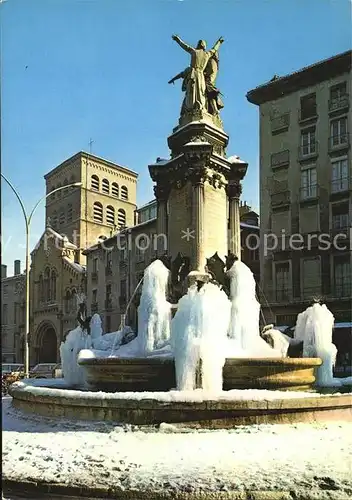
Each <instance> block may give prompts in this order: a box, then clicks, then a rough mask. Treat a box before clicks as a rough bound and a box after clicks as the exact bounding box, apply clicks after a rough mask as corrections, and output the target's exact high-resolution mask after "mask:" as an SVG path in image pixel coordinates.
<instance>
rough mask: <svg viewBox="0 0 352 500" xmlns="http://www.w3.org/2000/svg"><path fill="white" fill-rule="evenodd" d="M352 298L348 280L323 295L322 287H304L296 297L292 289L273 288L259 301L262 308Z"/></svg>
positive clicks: (351, 286) (266, 290)
mask: <svg viewBox="0 0 352 500" xmlns="http://www.w3.org/2000/svg"><path fill="white" fill-rule="evenodd" d="M348 298H352V281H351V280H350V279H346V280H343V281H339V282H338V283H335V284H333V285H332V286H331V289H330V291H329V292H328V293H323V289H322V285H321V284H318V285H316V286H311V287H305V286H303V287H302V288H301V290H300V291H299V293H298V294H297V295H296V296H294V295H293V290H292V288H277V289H276V290H275V289H273V288H271V287H270V288H269V289H264V290H263V291H262V292H261V293H260V294H259V299H260V302H261V304H262V306H267V305H268V304H267V303H269V305H273V304H288V303H299V302H306V303H310V302H313V301H314V300H320V299H322V300H325V301H326V300H333V299H348Z"/></svg>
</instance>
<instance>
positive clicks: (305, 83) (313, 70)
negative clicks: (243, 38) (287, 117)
mask: <svg viewBox="0 0 352 500" xmlns="http://www.w3.org/2000/svg"><path fill="white" fill-rule="evenodd" d="M351 66H352V50H347V51H346V52H342V53H341V54H337V55H335V56H333V57H329V58H328V59H324V60H323V61H318V62H316V63H314V64H311V65H310V66H306V67H304V68H301V69H299V70H298V71H294V72H293V73H290V74H289V75H285V76H281V77H279V76H276V75H275V76H274V77H273V78H272V79H271V80H270V81H269V82H266V83H264V84H262V85H259V86H258V87H256V88H255V89H253V90H250V91H249V92H247V95H246V97H247V100H248V101H249V102H251V103H252V104H258V105H259V104H263V103H264V102H267V101H274V100H276V99H279V98H280V97H283V96H284V95H287V94H291V93H292V92H296V91H297V90H300V89H303V88H306V87H310V86H312V85H316V84H318V83H320V82H323V81H325V80H329V79H330V78H333V77H335V76H338V75H341V74H343V73H347V72H349V71H351Z"/></svg>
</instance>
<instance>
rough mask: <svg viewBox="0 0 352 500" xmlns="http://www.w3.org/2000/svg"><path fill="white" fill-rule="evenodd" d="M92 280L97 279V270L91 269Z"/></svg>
mask: <svg viewBox="0 0 352 500" xmlns="http://www.w3.org/2000/svg"><path fill="white" fill-rule="evenodd" d="M91 278H92V281H97V279H98V273H97V271H93V272H92V274H91Z"/></svg>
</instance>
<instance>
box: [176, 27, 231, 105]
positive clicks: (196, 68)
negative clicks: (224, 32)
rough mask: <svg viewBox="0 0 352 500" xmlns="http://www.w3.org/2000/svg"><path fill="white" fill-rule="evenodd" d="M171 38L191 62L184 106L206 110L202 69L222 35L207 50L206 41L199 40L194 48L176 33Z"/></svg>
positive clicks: (216, 47)
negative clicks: (188, 55)
mask: <svg viewBox="0 0 352 500" xmlns="http://www.w3.org/2000/svg"><path fill="white" fill-rule="evenodd" d="M172 39H173V40H175V42H176V43H178V45H179V46H180V47H182V48H183V49H184V50H185V51H186V52H188V53H189V54H191V64H190V70H189V75H187V78H188V80H187V84H186V97H185V103H186V107H187V109H192V110H197V109H198V110H204V111H208V109H207V100H206V83H205V75H204V70H205V68H206V66H207V64H208V61H209V59H210V58H211V57H213V56H214V55H215V54H216V53H217V51H218V50H219V48H220V45H221V44H222V43H223V41H224V39H223V38H222V37H221V38H219V40H218V41H217V42H216V43H215V45H214V47H213V48H212V49H211V50H208V51H207V50H206V43H205V41H204V40H199V42H198V44H197V47H196V48H194V47H191V46H190V45H188V44H187V43H185V42H184V41H182V40H181V38H180V37H179V36H177V35H173V36H172ZM184 81H185V80H184Z"/></svg>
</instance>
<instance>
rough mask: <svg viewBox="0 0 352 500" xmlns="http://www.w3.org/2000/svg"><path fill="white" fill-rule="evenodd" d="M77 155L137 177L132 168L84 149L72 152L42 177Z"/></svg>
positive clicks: (45, 177)
mask: <svg viewBox="0 0 352 500" xmlns="http://www.w3.org/2000/svg"><path fill="white" fill-rule="evenodd" d="M79 157H83V158H85V159H86V160H88V159H91V160H97V161H99V162H101V163H104V164H105V165H106V166H108V167H112V168H116V169H117V170H121V172H124V173H125V174H129V175H131V176H132V177H136V178H137V177H138V174H137V172H134V171H133V170H130V169H129V168H127V167H123V166H121V165H118V164H117V163H114V162H112V161H110V160H107V159H105V158H102V157H101V156H97V155H93V154H92V153H87V152H86V151H79V152H78V153H76V154H74V155H73V156H71V157H70V158H67V160H65V161H64V162H62V163H60V165H58V166H57V167H55V168H54V169H53V170H50V172H48V173H47V174H45V175H44V179H45V180H46V179H48V178H49V177H51V176H52V175H53V174H55V173H56V172H57V171H58V170H59V169H60V168H62V167H64V166H65V165H68V164H69V163H72V162H74V161H75V160H77V159H78V158H79Z"/></svg>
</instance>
